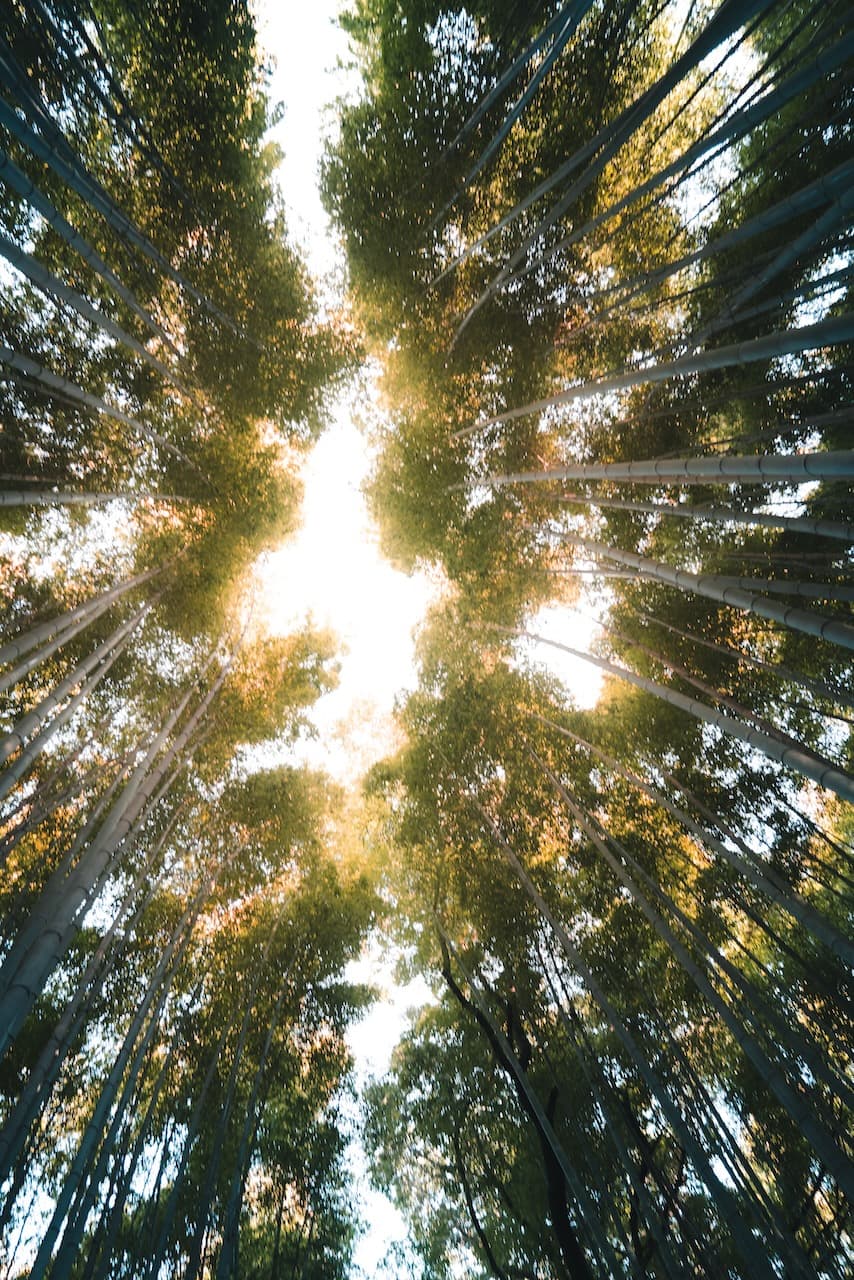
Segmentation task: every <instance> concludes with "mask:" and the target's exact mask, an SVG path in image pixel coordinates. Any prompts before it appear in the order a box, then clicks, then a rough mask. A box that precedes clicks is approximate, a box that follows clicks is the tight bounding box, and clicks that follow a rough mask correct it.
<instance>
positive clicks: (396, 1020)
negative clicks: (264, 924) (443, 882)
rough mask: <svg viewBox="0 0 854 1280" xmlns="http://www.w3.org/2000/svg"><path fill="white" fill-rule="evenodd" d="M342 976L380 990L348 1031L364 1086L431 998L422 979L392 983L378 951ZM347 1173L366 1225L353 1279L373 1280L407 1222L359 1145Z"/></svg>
mask: <svg viewBox="0 0 854 1280" xmlns="http://www.w3.org/2000/svg"><path fill="white" fill-rule="evenodd" d="M346 976H347V979H348V981H350V982H365V983H368V984H370V985H372V986H374V987H376V988H377V989H378V991H379V992H380V1000H379V1001H377V1003H376V1004H374V1005H372V1006H371V1008H370V1009H369V1010H368V1012H367V1014H366V1015H365V1017H364V1018H362V1019H361V1021H359V1022H356V1023H354V1024H353V1025H352V1026H351V1027H350V1028H349V1030H348V1031H347V1043H348V1045H349V1047H350V1051H351V1052H352V1054H353V1056H354V1058H355V1060H356V1064H357V1065H356V1078H357V1082H358V1085H359V1087H360V1088H362V1087H364V1086H365V1085H366V1084H368V1083H369V1082H370V1081H371V1080H372V1079H378V1078H380V1077H382V1076H384V1075H385V1074H386V1073H387V1071H388V1068H389V1063H390V1061H391V1053H392V1049H393V1047H394V1045H395V1044H396V1043H397V1041H398V1040H399V1039H400V1037H401V1034H402V1033H403V1032H404V1031H405V1029H406V1027H407V1025H408V1023H409V1021H410V1015H411V1013H412V1011H413V1010H415V1009H419V1008H421V1007H422V1006H423V1005H425V1004H427V1003H429V1002H431V1001H432V1000H433V999H434V996H433V993H432V992H431V990H430V988H429V986H428V985H427V983H426V982H425V981H424V979H423V978H420V977H418V978H415V979H414V980H413V981H412V982H408V983H407V984H406V985H405V986H400V985H398V984H397V983H395V982H393V981H391V980H390V965H389V960H388V957H387V955H386V954H385V953H384V952H383V951H381V950H380V949H379V948H377V947H372V948H371V949H370V950H369V951H368V952H367V954H366V955H365V956H363V957H362V958H361V959H360V960H357V961H353V962H351V963H350V964H349V965H348V966H347V971H346ZM350 1170H351V1175H352V1177H353V1180H354V1185H355V1186H356V1187H357V1188H358V1191H359V1196H360V1199H361V1202H362V1205H363V1209H364V1212H365V1219H366V1221H367V1222H368V1224H369V1227H368V1230H367V1231H366V1233H365V1234H364V1236H362V1238H361V1239H360V1240H359V1242H358V1243H357V1245H356V1249H355V1254H354V1258H353V1264H354V1269H353V1275H354V1280H362V1278H364V1280H375V1278H376V1277H378V1276H380V1275H385V1274H387V1272H385V1271H384V1269H383V1263H384V1262H385V1261H387V1260H388V1259H389V1253H390V1250H391V1247H392V1246H393V1245H395V1244H398V1245H404V1244H405V1241H406V1239H407V1229H406V1223H405V1222H404V1219H403V1217H402V1215H401V1214H400V1213H399V1212H398V1211H397V1209H396V1208H395V1207H394V1205H393V1204H392V1203H391V1201H390V1200H388V1198H387V1197H386V1196H384V1195H382V1194H380V1193H379V1192H377V1191H375V1190H374V1189H373V1188H372V1186H371V1185H370V1178H369V1171H368V1166H367V1162H366V1159H365V1152H364V1149H363V1148H362V1146H361V1144H358V1143H357V1144H354V1145H353V1146H352V1147H351V1151H350Z"/></svg>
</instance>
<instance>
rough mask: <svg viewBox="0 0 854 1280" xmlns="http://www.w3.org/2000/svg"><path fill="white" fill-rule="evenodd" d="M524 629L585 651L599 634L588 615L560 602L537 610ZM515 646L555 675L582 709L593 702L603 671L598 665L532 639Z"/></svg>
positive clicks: (595, 698) (522, 655)
mask: <svg viewBox="0 0 854 1280" xmlns="http://www.w3.org/2000/svg"><path fill="white" fill-rule="evenodd" d="M525 630H526V631H529V632H532V633H533V634H536V635H539V636H544V637H545V639H546V640H554V641H556V642H557V643H558V644H565V645H569V647H570V648H571V649H579V650H581V651H582V652H587V653H589V652H590V651H591V646H592V643H593V641H594V640H596V639H598V638H599V636H601V634H602V631H601V628H600V627H598V626H597V625H596V622H595V620H594V618H593V617H592V615H591V614H589V613H585V612H581V611H580V610H579V609H576V608H574V607H573V606H571V605H562V604H557V605H545V606H544V607H543V608H542V609H539V610H538V611H537V613H535V614H534V616H533V617H532V618H531V619H530V621H529V622H528V624H527V626H526V628H525ZM515 647H516V652H517V653H518V654H519V656H520V657H521V658H523V659H524V660H525V661H526V662H535V663H537V664H538V665H540V666H543V667H546V668H547V669H548V670H549V671H550V672H551V673H552V675H554V676H557V678H558V680H560V681H561V682H562V683H563V684H564V685H565V686H566V688H567V689H568V690H569V693H570V694H571V695H572V699H573V701H574V702H575V705H576V706H577V707H579V708H580V709H582V710H586V709H588V708H590V707H593V706H595V705H596V702H597V701H598V699H599V694H600V693H601V691H602V679H603V674H604V673H603V672H602V670H601V668H599V667H594V665H593V663H592V662H585V661H584V659H583V658H576V657H574V656H573V655H572V654H571V653H565V652H564V651H563V650H562V649H555V648H554V647H553V646H552V645H550V644H537V642H536V641H535V640H519V641H518V642H517V644H516V646H515Z"/></svg>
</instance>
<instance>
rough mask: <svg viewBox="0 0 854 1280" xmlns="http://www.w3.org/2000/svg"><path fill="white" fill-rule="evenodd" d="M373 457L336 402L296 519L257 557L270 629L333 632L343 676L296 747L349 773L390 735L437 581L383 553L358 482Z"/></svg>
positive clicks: (412, 679)
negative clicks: (275, 545)
mask: <svg viewBox="0 0 854 1280" xmlns="http://www.w3.org/2000/svg"><path fill="white" fill-rule="evenodd" d="M370 466H371V455H370V451H369V449H368V445H367V443H366V441H365V438H364V436H363V435H362V434H361V432H360V431H359V429H358V427H357V426H356V425H355V423H354V422H353V419H352V417H351V416H350V412H349V406H348V405H347V404H346V403H344V402H342V403H341V404H340V405H339V407H338V411H337V413H336V414H335V417H334V421H333V424H332V426H331V427H330V428H329V430H327V431H326V432H325V433H324V435H323V436H322V437H321V438H320V440H319V441H318V443H317V444H316V445H315V447H314V449H313V450H312V452H311V455H310V456H309V458H308V461H307V462H306V465H305V470H304V472H303V480H304V483H305V498H304V502H303V523H302V527H301V528H300V529H299V531H298V532H297V534H296V535H295V537H294V538H293V539H292V540H291V541H290V542H288V543H286V544H285V545H284V546H283V547H282V548H281V549H280V550H278V551H275V552H272V553H269V554H268V555H266V556H265V557H264V558H263V561H262V562H261V563H260V565H259V567H258V581H259V584H260V587H261V590H260V592H259V597H258V598H259V608H260V610H261V611H262V615H263V616H264V617H265V620H266V625H267V626H268V627H269V629H270V631H271V632H273V633H278V634H287V633H289V632H291V631H293V630H295V629H296V628H298V627H300V626H302V625H304V624H305V623H306V622H307V621H311V622H313V623H314V624H315V625H316V626H319V627H325V628H330V629H331V630H332V631H334V632H335V634H336V636H337V637H338V639H339V642H340V645H341V652H340V663H341V672H340V682H339V685H338V687H337V689H335V690H334V691H333V692H332V693H329V694H327V695H326V696H325V697H323V698H321V699H320V700H319V701H318V702H317V703H316V704H315V707H314V708H313V709H312V713H311V719H312V721H313V723H314V725H315V726H316V728H317V731H318V737H317V738H316V739H314V740H308V741H305V742H303V743H301V744H300V756H301V758H302V759H304V760H305V761H306V763H309V764H312V765H314V766H316V767H322V768H325V769H327V770H328V771H329V772H330V773H332V774H334V776H336V777H338V778H339V779H341V780H342V781H355V780H356V779H357V778H358V777H359V776H360V774H361V773H363V772H364V769H365V767H366V766H367V765H368V764H370V763H371V762H372V761H373V760H376V759H377V758H378V757H379V756H381V755H383V754H384V753H385V751H387V750H388V747H389V745H390V743H391V742H392V741H393V725H392V710H393V706H394V699H395V696H396V695H397V694H398V693H400V692H401V691H403V690H406V689H411V688H414V687H415V683H416V674H415V665H414V646H413V631H414V629H415V627H416V626H417V625H418V623H419V621H420V620H421V618H422V617H423V616H424V613H425V610H426V609H427V606H428V604H429V603H430V602H431V601H432V600H433V599H434V598H435V596H436V594H437V591H438V585H437V582H436V581H434V580H433V579H431V578H430V577H428V575H427V574H425V573H415V574H413V575H412V576H409V577H408V576H407V575H406V574H403V573H399V572H398V571H397V570H395V569H393V568H392V567H391V565H390V564H389V563H388V561H386V560H384V559H383V558H382V556H381V555H380V552H379V548H378V545H377V533H376V530H375V529H374V527H373V526H372V523H371V521H370V517H369V515H368V512H367V508H366V506H365V500H364V497H363V495H362V493H361V488H360V486H361V484H362V482H363V480H364V478H365V476H366V475H367V473H368V471H369V469H370ZM289 758H290V759H293V755H292V753H291V754H290V757H289Z"/></svg>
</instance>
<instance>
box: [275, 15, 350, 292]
mask: <svg viewBox="0 0 854 1280" xmlns="http://www.w3.org/2000/svg"><path fill="white" fill-rule="evenodd" d="M253 7H254V8H255V11H256V13H257V15H258V23H257V25H258V38H259V42H260V46H261V49H262V50H263V51H264V54H265V56H267V55H272V58H273V68H272V71H273V74H272V79H271V81H270V87H269V92H270V98H271V101H272V103H273V104H274V105H275V104H276V103H279V102H281V103H283V104H284V107H285V114H284V117H283V119H282V120H281V121H280V123H279V124H278V125H277V126H276V127H275V129H273V130H272V131H271V134H270V137H271V138H273V139H274V140H275V141H276V142H278V143H279V145H280V146H281V147H282V150H283V151H284V153H285V157H284V163H283V164H282V167H281V169H280V170H279V174H278V178H279V185H280V187H281V190H282V194H283V196H284V199H285V203H286V206H287V208H288V212H289V214H290V217H289V229H290V232H291V235H292V237H293V239H294V240H296V242H297V243H298V244H299V246H300V248H301V249H302V251H303V253H304V255H305V257H306V258H307V260H308V266H309V268H310V270H311V272H312V274H313V275H314V276H315V277H322V276H327V275H329V274H330V273H332V272H334V271H335V269H336V267H338V266H339V261H338V257H339V255H338V251H337V246H336V243H335V240H334V238H333V235H332V229H331V226H330V223H329V219H328V218H327V216H326V213H325V211H324V208H323V205H322V203H321V200H320V193H319V189H318V180H319V176H320V157H321V153H322V148H323V140H324V137H325V136H326V135H327V133H328V132H329V130H330V129H331V128H332V124H333V108H332V105H331V104H332V103H334V101H335V99H336V98H340V97H343V96H346V95H348V94H350V93H353V92H355V91H356V89H357V88H358V85H359V76H358V74H357V72H356V69H355V67H353V66H352V65H349V64H352V57H351V55H350V52H349V46H348V38H347V36H346V34H345V33H344V32H343V31H342V30H341V29H340V27H338V25H337V23H336V16H337V14H338V11H339V9H341V8H343V7H344V5H343V0H311V3H308V4H303V5H300V6H299V10H298V11H297V9H296V7H295V6H294V5H293V4H277V3H276V2H275V0H255V4H254V6H253ZM348 65H349V69H347V68H348Z"/></svg>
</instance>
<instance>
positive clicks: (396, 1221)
mask: <svg viewBox="0 0 854 1280" xmlns="http://www.w3.org/2000/svg"><path fill="white" fill-rule="evenodd" d="M338 7H339V5H338V0H312V3H310V4H307V5H304V6H302V7H301V8H300V10H299V13H298V15H297V14H296V12H295V9H294V7H293V6H292V5H281V4H276V3H274V2H273V0H266V2H264V3H260V4H257V5H256V10H257V13H258V31H259V41H260V45H261V48H262V49H263V50H264V51H265V53H268V54H271V55H272V56H273V58H274V60H275V68H274V74H273V78H272V81H271V84H270V95H271V98H272V100H273V102H274V103H275V102H278V101H282V102H284V104H285V115H284V118H283V120H282V122H281V123H280V124H279V125H278V126H277V127H276V129H275V130H274V131H273V133H272V137H273V138H274V139H275V140H276V141H277V142H278V143H279V144H280V145H281V147H282V149H283V151H284V153H285V161H284V164H283V165H282V168H281V170H280V171H279V175H278V177H279V185H280V188H281V191H282V194H283V197H284V199H285V204H286V208H287V214H288V225H289V229H290V234H291V237H292V239H293V240H294V241H295V242H296V243H297V245H298V246H299V248H300V249H301V251H302V253H303V255H304V257H305V259H306V261H307V264H308V267H309V270H310V271H311V272H312V274H313V276H314V277H315V278H316V279H318V280H319V283H320V285H321V296H324V295H325V297H326V298H327V299H333V300H334V298H335V295H336V293H337V292H340V281H341V279H342V277H343V271H342V267H341V254H340V250H339V249H338V246H337V245H336V243H335V241H334V238H333V236H332V231H331V228H330V225H329V221H328V219H327V217H326V214H325V213H324V210H323V207H322V205H321V202H320V197H319V194H318V178H319V169H320V156H321V151H322V146H323V138H324V135H325V134H326V133H327V132H328V129H329V128H330V127H331V123H332V121H331V114H330V112H329V110H328V109H327V104H328V103H331V102H333V101H334V99H335V98H337V97H341V96H342V95H344V94H346V93H348V92H350V91H352V90H354V89H355V88H356V86H357V78H356V76H355V74H354V73H352V72H350V73H349V74H345V73H344V72H343V71H342V70H341V67H340V65H339V64H341V63H345V62H347V61H348V60H349V55H348V47H347V38H346V36H345V35H344V33H343V32H342V31H340V30H339V29H338V27H337V26H336V25H335V14H336V12H337V10H338ZM358 394H359V393H358V391H357V389H356V388H355V387H354V388H353V390H352V391H351V392H350V393H349V398H348V392H347V391H346V390H345V392H343V393H342V396H341V398H340V400H339V403H338V405H337V407H336V409H335V411H334V413H333V418H332V422H331V424H330V427H329V429H328V430H327V431H326V432H325V433H324V434H323V436H322V437H321V438H320V440H319V441H318V443H317V444H316V445H315V447H314V449H313V450H312V452H311V454H310V455H309V457H308V459H307V461H306V463H305V467H304V470H303V475H302V479H303V483H304V499H303V512H302V516H303V523H302V527H301V528H300V529H299V530H298V531H297V533H296V534H295V536H294V537H293V538H292V539H291V540H290V541H289V542H288V543H286V544H285V545H284V546H283V547H281V548H280V549H279V550H278V551H275V552H272V553H269V554H267V555H266V556H264V557H263V558H262V561H261V562H260V563H259V565H258V568H257V577H258V581H259V585H260V590H259V591H258V592H257V596H256V608H257V609H258V610H259V612H260V614H261V615H262V618H261V620H262V621H263V620H266V623H267V625H268V627H269V629H270V631H272V632H274V633H280V634H281V633H288V632H290V631H293V630H294V629H296V628H298V627H300V626H302V625H303V624H304V623H305V622H307V621H309V620H310V621H311V622H313V623H314V624H315V625H316V626H319V627H324V628H329V629H330V630H332V631H333V632H334V633H335V634H336V636H337V637H338V639H339V644H340V647H341V652H340V654H339V660H340V664H341V668H340V679H339V684H338V687H337V688H336V689H335V690H334V691H333V692H332V693H330V694H328V695H326V697H324V698H321V699H320V700H319V701H318V702H317V703H316V704H315V706H314V707H313V708H312V710H311V715H310V718H311V720H312V723H313V725H314V727H315V728H316V730H317V737H316V738H314V739H310V740H304V741H301V742H300V743H299V744H297V749H296V751H295V750H294V748H293V747H288V748H284V749H283V752H282V754H283V757H284V758H286V759H287V761H288V762H289V763H298V762H299V761H300V760H302V761H304V762H305V763H306V764H309V765H312V766H313V767H316V768H322V769H325V770H326V771H327V772H329V773H331V774H332V775H333V776H335V777H337V778H339V779H340V780H341V781H344V782H349V783H355V782H357V781H358V779H359V777H360V776H361V775H362V774H363V773H364V771H365V769H366V768H367V767H368V766H369V765H370V764H371V763H372V762H373V761H374V760H376V759H378V758H381V757H382V756H383V755H385V754H387V753H388V751H389V750H390V749H391V748H392V747H393V745H394V726H393V721H392V710H393V706H394V700H395V697H396V696H397V695H398V694H399V693H401V692H402V691H403V690H406V689H409V688H413V687H414V685H415V683H416V672H415V665H414V645H413V630H414V628H415V627H416V626H417V624H418V622H419V621H420V620H421V618H422V617H423V616H424V613H425V612H426V609H427V607H428V605H429V603H430V602H431V600H432V599H433V598H434V597H435V595H436V594H437V587H436V586H435V584H434V583H432V582H431V580H430V579H428V577H427V576H426V575H425V574H415V575H413V576H412V577H407V576H406V575H405V574H402V573H398V572H397V571H396V570H394V569H393V568H392V567H391V565H389V564H388V563H387V562H386V561H385V560H384V559H382V557H381V556H380V553H379V548H378V544H377V532H376V530H375V528H374V527H373V526H372V524H371V521H370V518H369V516H368V512H367V508H366V505H365V500H364V497H363V495H362V492H361V485H362V483H363V481H364V479H365V477H366V475H367V474H368V472H369V470H370V467H371V461H372V459H371V453H370V449H369V446H368V442H367V439H366V436H365V435H364V434H363V433H362V432H360V431H359V428H358V426H357V425H356V422H355V420H354V410H355V409H356V408H357V406H356V404H355V403H354V402H355V399H356V397H357V395H358ZM275 755H276V752H275V750H270V748H268V747H265V749H264V762H265V763H266V764H272V763H273V762H274V757H275ZM392 967H393V966H392V963H391V962H389V960H388V959H387V958H386V957H385V956H381V955H380V954H379V953H378V952H376V951H374V950H371V951H369V952H368V953H367V955H366V956H365V958H364V959H363V960H360V961H359V962H356V963H354V964H351V965H350V966H348V970H347V976H348V978H349V979H350V980H352V981H366V982H370V983H372V984H373V985H374V986H376V987H377V988H378V989H379V991H380V999H379V1000H378V1001H377V1002H376V1003H375V1004H374V1005H373V1006H372V1008H371V1009H370V1011H369V1012H368V1013H367V1014H366V1016H365V1017H364V1018H363V1019H362V1020H361V1021H360V1022H358V1023H356V1024H355V1025H354V1026H353V1027H351V1029H350V1031H349V1032H348V1042H349V1044H350V1048H351V1051H352V1053H353V1057H354V1060H355V1067H356V1082H357V1085H358V1086H359V1087H362V1086H364V1084H365V1083H366V1082H367V1080H368V1079H369V1078H370V1077H372V1076H380V1075H383V1074H384V1073H385V1072H386V1071H387V1070H388V1066H389V1061H390V1058H391V1053H392V1049H393V1047H394V1045H395V1044H396V1043H397V1041H398V1039H399V1038H400V1035H401V1032H402V1031H403V1029H404V1027H405V1025H406V1023H407V1021H408V1019H407V1010H408V1009H409V1008H410V1007H411V1006H418V1005H420V1004H423V1003H424V1000H425V999H426V998H428V997H429V994H430V993H429V989H428V988H427V985H426V983H424V982H423V981H422V982H417V983H410V984H409V985H407V986H405V987H401V986H398V985H397V984H396V983H395V982H394V980H393V977H392ZM347 1114H348V1117H349V1119H350V1121H351V1124H352V1126H353V1138H352V1140H351V1143H350V1147H349V1161H350V1166H351V1172H352V1187H353V1195H354V1197H355V1199H356V1201H357V1215H358V1217H359V1219H360V1221H361V1222H362V1223H363V1224H364V1226H365V1228H366V1229H365V1232H364V1235H363V1236H362V1237H361V1239H360V1240H359V1241H358V1243H357V1245H356V1250H355V1256H354V1264H353V1269H352V1273H351V1274H352V1275H353V1277H354V1280H375V1278H376V1277H379V1276H380V1275H383V1274H385V1275H391V1272H389V1271H388V1270H387V1269H386V1267H384V1265H383V1264H384V1263H386V1264H387V1267H393V1265H394V1264H393V1261H392V1258H393V1251H394V1249H395V1247H396V1246H397V1247H399V1246H402V1245H403V1244H404V1242H405V1240H406V1237H407V1230H406V1226H405V1223H404V1221H403V1218H402V1217H401V1215H400V1214H399V1213H398V1212H397V1210H396V1209H395V1208H394V1206H393V1205H392V1204H391V1202H390V1201H389V1200H388V1199H387V1198H386V1197H385V1196H383V1195H381V1194H380V1193H379V1192H376V1191H374V1189H373V1188H372V1187H371V1185H370V1181H369V1178H368V1168H367V1160H366V1156H365V1151H364V1148H363V1146H362V1143H361V1140H360V1137H359V1130H358V1126H359V1114H358V1111H355V1112H354V1111H352V1110H349V1109H348V1112H347Z"/></svg>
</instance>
